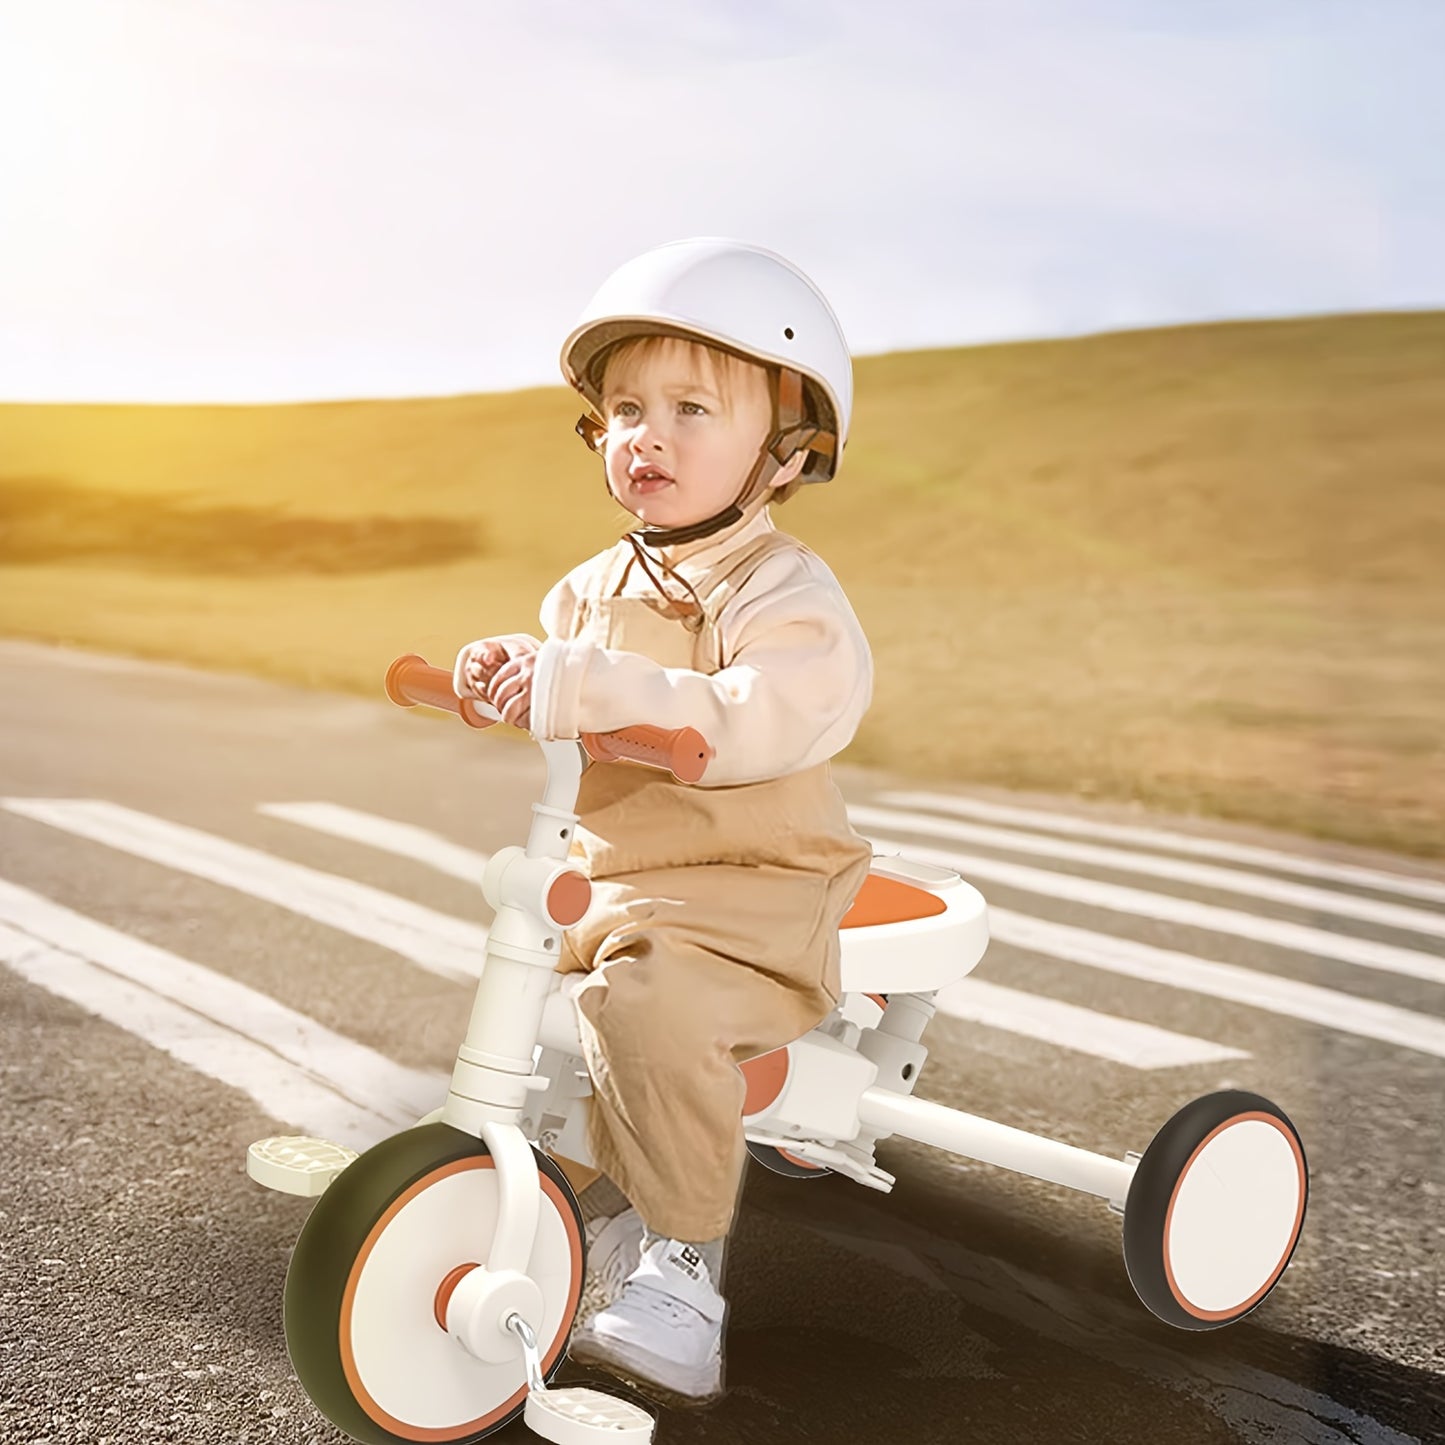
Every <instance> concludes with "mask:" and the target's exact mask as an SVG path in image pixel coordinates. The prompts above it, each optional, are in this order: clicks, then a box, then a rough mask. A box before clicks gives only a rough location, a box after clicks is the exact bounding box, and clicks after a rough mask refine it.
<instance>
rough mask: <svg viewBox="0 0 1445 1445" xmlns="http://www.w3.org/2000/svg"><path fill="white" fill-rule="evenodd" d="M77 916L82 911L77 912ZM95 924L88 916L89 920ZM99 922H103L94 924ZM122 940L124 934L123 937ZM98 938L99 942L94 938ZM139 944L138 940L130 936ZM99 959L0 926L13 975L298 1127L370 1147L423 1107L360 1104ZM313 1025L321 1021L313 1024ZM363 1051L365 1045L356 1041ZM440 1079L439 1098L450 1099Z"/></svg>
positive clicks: (0, 944)
mask: <svg viewBox="0 0 1445 1445" xmlns="http://www.w3.org/2000/svg"><path fill="white" fill-rule="evenodd" d="M77 918H78V915H77ZM84 922H87V923H88V922H90V920H84ZM92 926H100V925H92ZM120 938H124V935H120ZM92 942H94V939H92ZM124 942H126V944H127V945H134V942H136V941H134V939H124ZM100 952H101V958H100V959H91V958H87V957H85V955H84V954H82V952H79V951H75V949H71V948H64V946H58V945H55V944H51V942H46V941H45V939H43V938H38V936H36V935H33V933H29V932H25V931H22V929H17V928H12V926H10V925H9V923H0V961H3V962H4V964H7V965H9V967H10V968H12V970H14V972H17V974H20V975H22V977H25V978H27V980H29V981H30V983H33V984H38V985H39V987H42V988H46V990H49V991H51V993H53V994H58V996H59V997H62V998H68V1000H69V1001H71V1003H74V1004H78V1006H79V1007H81V1009H84V1010H87V1013H92V1014H95V1016H97V1017H101V1019H105V1020H107V1022H108V1023H113V1025H116V1026H117V1027H121V1029H124V1030H126V1032H127V1033H133V1035H136V1036H137V1038H140V1039H143V1040H144V1042H146V1043H149V1045H152V1046H153V1048H158V1049H162V1051H163V1052H166V1053H169V1055H171V1056H172V1058H173V1059H176V1061H179V1062H181V1064H185V1065H186V1066H188V1068H192V1069H197V1071H198V1072H201V1074H205V1075H207V1077H208V1078H214V1079H218V1081H220V1082H223V1084H228V1085H230V1087H231V1088H236V1090H240V1091H241V1092H243V1094H246V1095H247V1097H249V1098H251V1100H254V1103H256V1104H257V1105H259V1107H260V1108H263V1110H264V1111H266V1113H267V1114H269V1116H270V1117H272V1118H276V1120H280V1121H283V1124H286V1126H289V1127H292V1129H299V1130H303V1131H306V1133H315V1134H319V1136H322V1137H325V1139H334V1140H337V1143H342V1144H347V1146H348V1147H351V1149H367V1147H370V1146H371V1144H374V1143H376V1142H377V1140H380V1139H384V1137H386V1136H387V1134H393V1133H396V1129H397V1126H403V1127H405V1126H407V1124H412V1123H415V1121H416V1118H418V1117H420V1113H425V1110H419V1111H418V1113H416V1114H410V1116H403V1114H397V1111H396V1110H394V1108H390V1110H387V1111H386V1113H379V1111H377V1110H374V1108H368V1107H367V1105H364V1104H360V1103H357V1101H355V1100H353V1098H348V1097H347V1095H345V1094H344V1092H341V1091H340V1090H337V1088H334V1087H332V1085H331V1084H329V1082H328V1081H327V1079H325V1078H318V1077H316V1075H315V1074H314V1072H312V1071H311V1069H309V1068H303V1066H301V1065H298V1064H292V1062H288V1061H286V1059H285V1058H283V1056H280V1055H279V1053H277V1052H276V1051H275V1049H273V1048H269V1046H267V1045H264V1043H257V1042H256V1040H254V1039H250V1038H247V1036H246V1035H243V1033H238V1032H236V1030H233V1029H227V1027H224V1026H221V1025H217V1023H215V1022H214V1020H212V1019H210V1017H205V1016H204V1014H201V1013H197V1012H194V1010H192V1009H189V1007H185V1006H182V1004H179V1003H175V1001H172V1000H171V998H168V997H163V996H162V994H159V993H155V991H153V990H150V988H146V987H143V985H142V984H137V983H134V981H133V980H131V978H130V977H126V974H124V972H123V971H116V970H113V968H110V967H107V964H111V962H114V958H113V955H111V954H110V951H108V949H107V948H105V946H104V945H103V946H101V949H100ZM155 954H156V955H158V959H156V961H159V962H162V964H165V965H166V967H171V961H172V959H173V961H175V962H181V964H184V962H185V959H178V958H175V955H166V954H163V951H160V949H155ZM314 1027H315V1026H314ZM354 1048H360V1045H354ZM376 1059H377V1064H379V1066H380V1065H387V1066H389V1068H390V1069H392V1071H396V1068H397V1066H396V1065H394V1064H390V1061H387V1059H384V1058H383V1056H381V1055H377V1056H376ZM445 1090H447V1084H445V1079H442V1081H441V1084H439V1092H434V1094H432V1095H431V1097H432V1100H434V1104H432V1107H434V1105H435V1101H439V1100H441V1098H445Z"/></svg>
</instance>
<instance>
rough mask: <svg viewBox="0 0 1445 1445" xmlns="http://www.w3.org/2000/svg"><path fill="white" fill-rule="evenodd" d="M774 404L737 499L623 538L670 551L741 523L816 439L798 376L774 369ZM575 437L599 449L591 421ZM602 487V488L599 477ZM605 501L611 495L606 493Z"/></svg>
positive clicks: (598, 431) (597, 427)
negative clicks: (769, 428)
mask: <svg viewBox="0 0 1445 1445" xmlns="http://www.w3.org/2000/svg"><path fill="white" fill-rule="evenodd" d="M769 389H770V391H771V392H772V402H773V434H772V435H771V436H770V437H769V438H768V440H767V442H766V443H764V445H763V447H762V449H761V450H760V451H759V452H758V459H757V461H755V462H754V463H753V467H752V470H751V471H750V472H749V473H748V476H747V480H746V481H745V482H744V483H743V485H742V488H741V490H740V491H739V492H738V494H737V496H736V497H734V498H733V500H732V501H731V502H730V503H729V504H728V505H727V506H726V507H724V508H723V509H722V511H720V512H716V513H714V514H713V515H712V516H711V517H706V518H704V519H703V520H702V521H701V522H693V523H691V524H690V525H688V526H686V527H645V528H638V529H634V530H633V531H631V532H629V533H628V534H627V535H628V536H629V537H636V538H637V539H638V540H639V541H642V542H646V543H647V545H648V546H649V547H675V546H679V545H680V544H682V543H683V542H696V541H698V540H699V539H700V538H703V537H711V536H712V535H713V533H715V532H721V531H722V530H723V529H724V528H726V527H731V526H732V525H733V524H734V523H736V522H740V521H742V519H743V516H744V514H745V513H746V512H747V509H748V508H749V507H750V506H752V504H753V503H754V502H755V501H757V499H758V498H759V497H761V496H762V495H763V494H764V493H765V492H766V491H767V490H768V487H769V484H770V483H771V482H772V480H773V478H774V477H776V476H777V474H778V473H779V472H780V471H782V469H783V468H784V467H785V466H786V465H787V464H788V461H789V459H790V458H792V457H793V456H794V455H795V454H796V453H798V452H800V451H805V450H807V448H808V447H809V446H810V445H811V444H812V442H813V441H814V439H815V438H817V437H818V428H817V427H816V426H814V425H813V424H812V423H811V422H809V421H806V420H804V416H803V377H802V374H801V373H800V372H797V371H793V370H791V369H789V368H786V367H782V368H779V369H778V370H777V371H776V372H775V373H773V374H772V376H770V378H769ZM577 432H578V434H579V435H580V436H581V437H582V439H583V440H584V441H586V442H587V443H588V445H590V446H592V447H593V449H594V450H597V449H598V442H599V441H600V439H601V434H602V432H603V428H602V427H601V426H600V425H599V424H598V423H597V422H595V421H594V420H593V419H592V418H591V417H583V418H582V420H581V421H579V422H578V423H577ZM602 481H603V485H604V486H606V484H607V477H606V473H605V472H604V473H603V478H602ZM609 495H610V492H609Z"/></svg>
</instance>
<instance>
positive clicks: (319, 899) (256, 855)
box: [0, 798, 487, 982]
mask: <svg viewBox="0 0 1445 1445" xmlns="http://www.w3.org/2000/svg"><path fill="white" fill-rule="evenodd" d="M0 806H3V807H5V808H6V809H8V810H9V811H10V812H12V813H18V814H19V815H20V816H22V817H25V818H31V819H34V820H35V821H37V822H40V823H47V824H49V825H50V826H51V827H54V828H60V829H63V830H64V831H65V832H68V833H74V834H76V835H78V836H79V837H82V838H89V839H90V840H91V841H92V842H96V843H103V844H105V845H106V846H107V847H109V848H116V849H119V850H120V851H121V852H124V853H130V854H132V855H134V856H135V857H138V858H146V859H149V860H150V861H152V862H154V863H161V864H164V865H165V866H166V867H168V868H174V869H176V870H177V871H179V872H182V873H191V874H194V875H195V876H196V877H198V878H205V879H207V880H208V881H210V882H212V883H220V884H222V885H224V886H225V887H227V888H235V889H237V890H238V891H239V892H242V893H246V894H249V895H250V896H252V897H253V898H260V899H263V900H264V901H265V902H267V903H274V904H276V905H277V906H279V907H281V908H286V909H289V910H290V911H291V912H293V913H299V914H301V915H302V916H303V917H306V918H311V919H314V920H315V921H316V922H318V923H324V924H326V925H328V926H329V927H331V928H336V929H340V930H341V931H342V932H343V933H349V934H351V936H352V937H354V938H362V939H366V940H367V941H368V942H370V943H376V944H380V945H381V946H382V947H383V948H389V949H391V950H392V951H393V952H395V953H399V954H400V955H401V956H402V957H403V958H407V959H410V960H411V961H412V962H413V963H416V964H419V965H420V966H421V967H422V968H425V969H427V970H429V971H430V972H432V973H436V974H440V975H441V976H442V977H443V978H450V979H456V980H459V981H462V982H469V981H472V980H475V979H476V978H478V977H479V976H480V974H481V971H482V966H483V963H484V961H485V957H486V943H487V930H486V929H485V928H483V927H482V926H481V925H480V924H476V923H468V922H466V921H465V920H463V919H460V918H453V917H451V916H450V915H448V914H445V913H438V912H437V911H436V910H435V909H431V908H424V907H423V906H422V905H421V904H419V903H412V902H410V901H408V900H407V899H405V898H398V897H396V896H395V895H394V894H391V893H386V892H383V891H382V890H381V889H379V888H370V887H368V886H367V885H366V884H364V883H357V882H355V881H353V880H352V879H350V878H339V877H337V876H336V875H335V874H332V873H323V872H321V871H320V870H319V869H316V868H307V867H305V866H304V865H303V864H300V863H292V862H289V861H287V860H286V859H282V858H276V857H273V856H272V855H271V854H269V853H264V852H262V851H261V850H260V849H257V848H248V847H245V846H244V845H243V844H240V843H232V842H230V841H228V840H227V839H224V838H217V837H216V836H215V835H213V834H211V833H204V832H202V831H201V830H200V829H198V828H189V827H186V826H184V825H182V824H180V823H171V822H167V821H166V820H165V819H162V818H154V817H151V816H150V815H149V814H148V813H139V812H136V811H134V810H133V809H131V808H125V807H121V806H120V805H119V804H117V803H107V802H101V801H98V800H94V799H68V798H6V799H4V800H0Z"/></svg>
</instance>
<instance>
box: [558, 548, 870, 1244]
mask: <svg viewBox="0 0 1445 1445" xmlns="http://www.w3.org/2000/svg"><path fill="white" fill-rule="evenodd" d="M790 545H794V546H795V545H797V544H796V543H793V542H791V540H790V539H789V538H787V537H786V536H784V535H783V534H781V533H777V532H771V531H770V532H766V533H764V534H763V535H762V536H761V537H758V538H755V539H753V540H752V541H751V542H749V543H747V544H745V545H744V546H742V547H740V548H739V549H738V551H737V553H736V554H735V555H733V556H731V557H725V558H723V560H722V562H721V564H720V572H721V575H719V576H716V577H714V578H711V579H709V584H708V590H707V591H706V592H702V591H701V590H700V591H699V596H700V598H701V601H702V604H703V613H702V616H701V617H700V618H698V617H697V616H693V618H692V619H691V621H690V622H689V621H684V620H680V619H678V618H677V617H675V616H669V615H667V613H666V611H665V604H664V602H663V599H662V598H660V597H656V596H654V597H623V596H621V595H619V594H620V592H621V590H622V585H623V582H624V581H625V578H626V575H627V567H628V566H629V565H630V564H631V563H632V562H633V560H634V559H633V558H632V557H631V555H629V554H628V553H627V552H626V549H625V548H624V547H619V548H618V549H617V552H616V556H615V560H614V561H613V562H612V564H611V565H610V566H609V568H608V570H607V573H606V575H605V576H604V578H603V581H602V585H601V588H600V589H599V590H600V594H601V595H600V596H592V597H588V596H583V597H580V598H578V600H577V612H576V618H575V623H574V628H573V633H572V635H573V637H576V638H581V639H585V640H586V641H589V642H593V643H596V644H599V645H601V646H603V647H608V648H614V649H617V650H619V651H624V652H634V653H641V654H643V655H645V656H647V657H650V658H652V659H653V661H655V662H658V663H660V664H661V665H662V666H664V667H681V668H690V669H692V670H694V671H698V672H704V673H707V674H709V675H710V674H713V673H716V672H719V671H721V669H722V668H723V667H724V666H726V665H727V662H728V660H727V659H724V658H723V657H721V656H720V652H721V643H720V640H719V637H718V632H717V619H718V617H719V616H720V614H721V611H722V608H723V606H724V605H725V604H726V602H727V600H728V598H729V596H731V594H732V593H733V591H734V590H735V589H736V588H737V587H739V586H740V585H741V584H742V583H743V582H744V581H745V579H746V578H747V576H748V575H749V574H750V573H751V572H752V570H753V569H754V568H756V567H757V566H759V565H760V564H761V563H762V562H763V560H764V559H765V558H766V557H767V556H768V555H769V554H770V553H771V552H772V551H773V550H774V549H776V548H782V547H786V546H790ZM638 721H640V722H645V721H646V719H645V718H640V719H639V720H638ZM577 812H578V814H579V816H580V818H581V822H580V824H579V826H578V828H577V831H576V833H575V835H574V841H573V845H572V856H573V857H574V858H577V859H579V860H581V861H583V862H584V863H585V866H586V869H587V872H588V874H589V875H590V877H591V879H592V885H593V887H592V906H591V908H590V909H589V911H588V914H587V917H586V918H585V919H584V920H583V921H582V922H581V923H580V924H578V925H577V926H576V927H575V928H572V929H569V930H568V931H567V932H566V933H565V935H564V946H563V954H562V958H561V960H560V962H559V964H558V970H559V972H562V973H573V972H576V971H578V970H587V971H590V973H591V975H592V976H591V977H590V978H589V979H588V980H587V981H586V983H585V984H583V985H581V986H580V988H579V989H578V993H577V1010H578V1022H579V1028H580V1032H581V1037H582V1047H583V1052H584V1054H585V1055H586V1060H587V1067H588V1071H589V1072H590V1074H591V1077H592V1087H593V1099H592V1105H591V1111H590V1112H591V1124H590V1132H589V1141H588V1142H589V1144H590V1146H591V1149H592V1153H593V1157H594V1159H595V1160H596V1163H597V1165H598V1167H599V1168H601V1169H602V1170H604V1171H605V1172H606V1173H607V1174H608V1175H609V1176H610V1177H611V1178H612V1179H613V1181H614V1182H615V1183H616V1184H617V1186H618V1187H619V1188H620V1189H621V1190H622V1192H623V1193H624V1194H626V1195H627V1197H628V1198H629V1199H630V1200H631V1201H632V1203H633V1204H634V1205H635V1206H636V1208H637V1211H638V1213H639V1214H641V1215H642V1218H643V1220H644V1222H645V1223H646V1224H647V1226H648V1228H649V1229H651V1230H652V1231H653V1232H654V1233H656V1234H660V1235H663V1236H666V1237H670V1238H673V1239H681V1240H692V1241H705V1240H711V1239H716V1238H718V1237H719V1236H721V1235H723V1234H726V1233H727V1231H728V1229H729V1227H730V1225H731V1222H732V1217H733V1212H734V1209H735V1207H736V1203H737V1197H738V1189H739V1184H740V1182H741V1179H742V1172H743V1166H744V1164H745V1162H746V1158H747V1155H746V1146H745V1144H744V1140H743V1132H742V1124H741V1121H742V1105H743V1096H744V1084H743V1077H742V1074H741V1073H740V1072H739V1070H738V1068H737V1065H738V1064H739V1063H741V1062H742V1061H743V1060H745V1059H750V1058H752V1057H754V1056H755V1055H757V1054H761V1053H766V1052H767V1051H768V1050H769V1049H774V1048H778V1047H780V1046H781V1045H783V1044H785V1043H787V1042H789V1041H790V1040H791V1039H795V1038H797V1037H799V1035H801V1034H804V1033H806V1032H807V1031H808V1030H809V1029H810V1028H812V1027H813V1026H814V1025H815V1024H816V1023H818V1022H819V1021H820V1020H822V1019H823V1018H824V1017H825V1016H826V1015H827V1014H828V1013H829V1012H830V1010H831V1009H832V1008H833V1005H834V1004H835V1003H836V1002H837V999H838V994H839V941H838V925H839V923H840V921H841V920H842V917H843V915H844V914H845V913H846V912H847V911H848V908H849V905H850V904H851V903H852V901H853V898H854V896H855V895H856V894H857V892H858V890H859V889H860V888H861V887H862V886H863V880H864V878H865V877H866V876H867V874H868V868H869V863H870V859H871V855H872V849H871V847H870V846H869V844H868V843H866V842H865V841H864V840H863V839H862V838H860V837H859V836H858V834H857V833H855V832H854V831H853V829H852V827H851V826H850V824H849V822H848V817H847V812H846V810H845V809H844V806H843V799H842V795H841V794H840V793H839V792H838V789H837V787H836V786H835V784H834V783H833V780H832V776H831V772H830V769H829V766H828V764H827V763H819V764H817V765H815V766H812V767H808V768H805V769H804V770H803V771H801V772H796V773H789V774H787V775H785V776H783V777H780V778H773V779H769V780H767V781H764V782H757V783H744V784H740V785H736V786H729V787H718V788H709V787H706V786H689V785H687V784H683V783H678V782H676V781H675V780H674V779H673V778H672V777H671V776H670V775H669V774H666V773H663V772H660V771H659V770H657V769H655V768H649V767H643V766H639V765H638V764H636V763H596V762H594V763H591V764H589V765H588V767H587V769H586V770H585V772H584V773H583V776H582V785H581V789H580V791H579V794H578V801H577Z"/></svg>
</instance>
